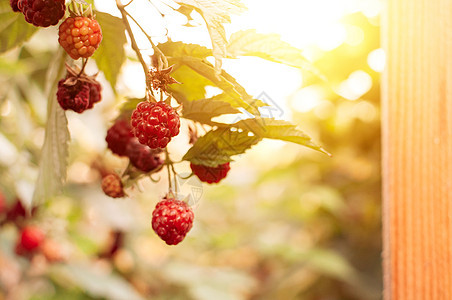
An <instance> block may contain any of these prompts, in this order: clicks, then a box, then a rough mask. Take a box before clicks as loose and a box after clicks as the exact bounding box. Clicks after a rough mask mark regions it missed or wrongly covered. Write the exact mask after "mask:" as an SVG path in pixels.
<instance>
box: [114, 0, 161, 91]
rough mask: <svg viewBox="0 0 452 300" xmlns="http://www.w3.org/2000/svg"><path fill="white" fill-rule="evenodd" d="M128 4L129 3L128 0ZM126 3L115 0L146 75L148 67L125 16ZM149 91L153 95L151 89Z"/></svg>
mask: <svg viewBox="0 0 452 300" xmlns="http://www.w3.org/2000/svg"><path fill="white" fill-rule="evenodd" d="M128 4H130V2H129V3H128ZM128 4H127V5H128ZM127 5H123V4H121V0H116V7H117V8H118V10H119V11H120V12H121V16H122V22H123V23H124V26H125V27H126V30H127V33H128V34H129V37H130V42H131V46H132V49H133V50H134V51H135V53H136V54H137V57H138V60H139V61H140V63H141V66H142V67H143V71H144V75H145V76H147V74H148V73H149V67H148V65H147V64H146V62H145V61H144V58H143V55H141V52H140V49H139V48H138V45H137V42H136V40H135V36H134V35H133V32H132V28H131V27H130V23H129V20H128V19H127V16H128V15H129V14H128V13H127V11H126V10H125V7H126V6H127ZM150 92H151V94H152V95H153V92H152V89H151V91H150Z"/></svg>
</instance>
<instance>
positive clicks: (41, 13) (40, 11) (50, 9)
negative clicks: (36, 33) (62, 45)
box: [11, 0, 66, 27]
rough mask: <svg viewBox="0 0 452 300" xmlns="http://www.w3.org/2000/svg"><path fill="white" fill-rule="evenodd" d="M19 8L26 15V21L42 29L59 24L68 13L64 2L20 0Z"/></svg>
mask: <svg viewBox="0 0 452 300" xmlns="http://www.w3.org/2000/svg"><path fill="white" fill-rule="evenodd" d="M12 2H14V1H11V4H12ZM11 6H12V5H11ZM17 8H18V9H19V10H20V11H22V13H23V14H24V16H25V21H27V22H28V23H31V24H33V25H35V26H40V27H49V26H51V25H56V24H58V21H59V20H60V19H61V18H63V16H64V12H65V11H66V5H64V0H18V1H17ZM13 9H14V7H13Z"/></svg>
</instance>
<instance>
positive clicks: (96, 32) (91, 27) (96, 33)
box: [58, 16, 102, 59]
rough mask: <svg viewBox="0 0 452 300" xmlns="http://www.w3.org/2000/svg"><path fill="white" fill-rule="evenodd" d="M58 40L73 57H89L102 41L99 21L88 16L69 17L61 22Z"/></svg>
mask: <svg viewBox="0 0 452 300" xmlns="http://www.w3.org/2000/svg"><path fill="white" fill-rule="evenodd" d="M58 36H59V38H58V42H59V43H60V45H61V47H63V49H64V50H66V52H67V53H68V54H69V56H70V57H71V58H72V59H79V58H80V57H83V58H88V57H90V56H91V55H93V54H94V51H96V49H97V48H98V47H99V44H100V42H101V41H102V30H101V28H100V26H99V23H98V22H97V21H96V20H94V19H92V18H88V17H80V16H78V17H69V18H67V19H66V20H64V22H63V23H61V25H60V28H59V32H58Z"/></svg>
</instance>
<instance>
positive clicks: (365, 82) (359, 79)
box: [337, 70, 372, 100]
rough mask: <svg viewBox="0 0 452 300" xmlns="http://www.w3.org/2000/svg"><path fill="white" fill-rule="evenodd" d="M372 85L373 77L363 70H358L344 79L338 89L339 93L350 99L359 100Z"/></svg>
mask: <svg viewBox="0 0 452 300" xmlns="http://www.w3.org/2000/svg"><path fill="white" fill-rule="evenodd" d="M371 87H372V77H370V75H369V74H367V73H366V72H364V71H362V70H357V71H355V72H353V73H351V74H350V76H349V77H348V78H347V79H346V80H344V81H343V82H342V83H341V84H340V85H339V89H338V91H337V92H338V94H339V95H341V96H342V97H344V98H345V99H348V100H357V99H359V98H360V97H361V96H362V95H364V94H365V93H367V92H368V91H369V90H370V88H371Z"/></svg>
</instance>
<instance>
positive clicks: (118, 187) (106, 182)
mask: <svg viewBox="0 0 452 300" xmlns="http://www.w3.org/2000/svg"><path fill="white" fill-rule="evenodd" d="M102 190H103V191H104V193H105V195H107V196H109V197H112V198H121V197H124V190H123V186H122V181H121V178H119V176H118V175H116V174H108V175H107V176H105V177H104V178H103V179H102Z"/></svg>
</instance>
